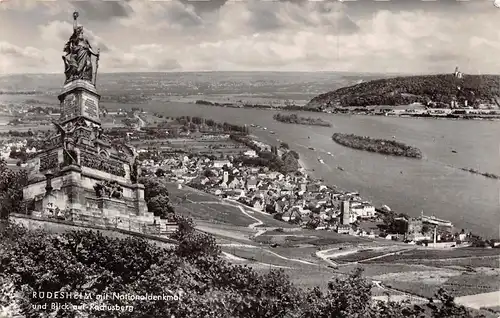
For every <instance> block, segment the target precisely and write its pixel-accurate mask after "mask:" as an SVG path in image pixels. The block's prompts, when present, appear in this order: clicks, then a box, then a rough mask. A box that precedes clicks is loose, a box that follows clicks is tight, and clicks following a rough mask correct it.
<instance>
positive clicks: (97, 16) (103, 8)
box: [70, 0, 131, 21]
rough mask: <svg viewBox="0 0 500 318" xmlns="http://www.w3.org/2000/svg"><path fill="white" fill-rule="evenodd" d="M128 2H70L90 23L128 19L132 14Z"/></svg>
mask: <svg viewBox="0 0 500 318" xmlns="http://www.w3.org/2000/svg"><path fill="white" fill-rule="evenodd" d="M127 2H128V0H123V1H103V0H85V1H70V3H71V5H73V6H74V7H75V9H76V10H77V11H79V13H81V15H83V16H85V19H86V20H90V21H109V20H111V19H115V18H123V17H128V16H129V15H130V13H131V9H130V6H129V5H128V4H127Z"/></svg>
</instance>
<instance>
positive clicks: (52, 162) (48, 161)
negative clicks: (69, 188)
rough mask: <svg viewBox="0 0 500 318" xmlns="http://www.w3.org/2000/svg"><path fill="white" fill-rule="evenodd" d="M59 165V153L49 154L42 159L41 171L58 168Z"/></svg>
mask: <svg viewBox="0 0 500 318" xmlns="http://www.w3.org/2000/svg"><path fill="white" fill-rule="evenodd" d="M58 163H59V155H58V153H57V152H52V153H49V154H47V155H45V156H42V157H40V171H46V170H49V169H54V168H57V166H58Z"/></svg>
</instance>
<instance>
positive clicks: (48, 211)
mask: <svg viewBox="0 0 500 318" xmlns="http://www.w3.org/2000/svg"><path fill="white" fill-rule="evenodd" d="M73 18H74V25H73V34H72V35H71V37H70V39H69V40H68V42H67V43H66V45H65V47H64V53H65V55H64V56H63V57H62V59H63V62H64V68H65V70H64V74H65V77H66V79H65V83H64V85H63V88H62V90H61V93H60V94H59V97H58V98H59V102H60V107H61V117H60V119H59V121H58V122H54V126H55V128H56V129H57V133H56V134H54V135H53V136H52V137H50V138H49V139H48V140H46V142H45V146H44V147H43V150H42V151H41V152H40V153H38V154H37V156H36V157H35V158H34V159H33V160H32V161H31V164H32V169H31V171H30V174H29V183H28V185H27V186H26V187H25V188H24V190H23V195H24V199H25V200H26V201H28V202H27V203H30V204H28V206H30V210H32V211H28V212H32V213H33V214H36V215H38V216H41V217H53V218H59V219H64V220H66V221H72V222H75V223H80V224H89V225H97V226H101V227H110V226H111V227H123V228H126V229H128V230H136V228H137V229H144V228H147V227H148V226H150V225H151V226H152V225H153V223H155V224H156V225H159V224H158V223H159V222H154V216H153V214H152V213H150V212H148V210H147V206H146V202H145V200H144V186H143V185H142V184H139V183H138V179H139V177H140V164H139V162H138V160H137V152H136V151H135V149H134V148H132V147H130V146H128V145H126V144H124V143H121V142H118V141H112V140H110V139H109V138H108V137H107V136H106V135H105V134H104V133H103V130H102V128H101V122H100V119H99V100H100V97H101V96H100V95H99V94H98V93H97V90H96V85H95V84H96V76H97V68H98V62H99V57H100V53H99V50H97V51H94V49H93V48H92V46H91V45H90V43H89V41H88V39H87V38H85V36H84V31H83V27H82V26H78V25H77V18H78V13H77V12H75V13H74V14H73ZM93 59H94V60H95V63H94V62H93V61H92V60H93ZM94 64H95V65H94ZM94 66H95V69H94ZM156 225H155V226H156Z"/></svg>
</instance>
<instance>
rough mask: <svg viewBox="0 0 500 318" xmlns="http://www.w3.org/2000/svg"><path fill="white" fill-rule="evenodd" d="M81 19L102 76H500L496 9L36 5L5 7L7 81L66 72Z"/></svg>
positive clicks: (2, 58) (130, 0)
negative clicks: (67, 49) (65, 58)
mask: <svg viewBox="0 0 500 318" xmlns="http://www.w3.org/2000/svg"><path fill="white" fill-rule="evenodd" d="M75 10H76V11H78V12H79V14H80V16H79V19H78V24H80V25H83V27H84V33H85V34H86V36H88V38H89V41H90V43H91V45H92V46H93V47H94V48H100V50H101V59H100V61H99V72H100V73H101V74H103V73H115V72H118V73H131V72H134V73H136V72H156V71H158V72H171V71H174V72H206V71H234V72H242V71H252V72H264V71H266V72H267V71H270V72H316V71H325V72H352V73H356V74H398V75H399V74H401V75H408V74H416V75H421V74H435V73H450V72H452V71H453V69H454V68H455V66H457V65H458V66H459V67H460V69H461V71H463V72H464V73H467V74H482V73H485V71H486V70H487V71H488V72H489V73H493V74H495V73H498V74H500V60H499V59H497V55H498V52H499V50H500V31H499V30H500V19H499V15H500V9H498V8H496V7H495V6H493V1H489V0H485V1H456V0H439V1H427V2H424V1H406V0H392V1H387V2H382V1H372V0H358V1H345V2H330V1H305V0H282V1H279V0H277V1H262V0H246V1H226V0H212V1H188V0H172V1H143V0H123V1H94V0H86V1H32V0H9V1H3V2H1V4H0V39H1V40H0V74H52V73H59V72H62V63H63V62H62V60H61V55H62V54H63V52H62V48H63V46H64V44H65V43H66V41H67V40H68V38H69V36H70V35H71V32H72V29H73V27H72V22H73V21H72V13H73V11H75Z"/></svg>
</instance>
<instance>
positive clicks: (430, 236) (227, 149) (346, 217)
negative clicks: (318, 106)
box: [2, 110, 497, 247]
mask: <svg viewBox="0 0 500 318" xmlns="http://www.w3.org/2000/svg"><path fill="white" fill-rule="evenodd" d="M120 114H121V112H120V111H119V112H111V113H110V114H109V115H108V116H109V117H111V118H113V119H110V118H109V117H108V120H113V122H114V121H115V120H116V119H120V118H122V117H120V116H122V115H120ZM158 116H159V117H158ZM115 117H116V118H115ZM161 117H163V116H161V115H159V114H148V113H146V112H138V111H137V110H136V111H134V112H132V113H130V114H128V115H127V114H126V113H125V117H123V118H122V119H125V120H126V121H127V123H128V124H129V128H126V127H123V128H111V129H110V131H109V133H110V134H111V135H116V136H118V135H122V134H125V135H127V136H128V137H127V138H129V139H130V141H131V142H132V143H133V144H135V145H136V146H137V147H138V149H139V150H138V151H139V154H140V158H142V159H143V161H142V165H143V166H144V168H145V170H146V171H149V172H150V173H154V174H156V175H157V176H161V177H164V178H166V179H168V180H169V181H170V182H172V183H175V184H178V185H179V186H189V187H191V188H196V189H198V190H201V191H204V192H206V193H210V194H213V195H215V196H217V197H220V198H223V199H228V200H233V201H236V202H239V203H241V204H244V205H245V206H248V207H250V208H251V209H254V210H257V211H260V212H262V213H267V214H269V215H271V216H272V217H273V218H274V219H276V220H280V221H282V222H283V223H287V224H293V225H295V226H299V227H303V228H307V229H315V230H324V231H335V232H337V233H341V234H348V235H351V236H361V237H369V238H385V239H389V240H399V241H401V242H406V243H409V244H420V245H429V243H431V244H432V245H433V246H435V247H437V246H439V247H459V246H461V247H464V246H469V245H471V244H472V242H475V243H474V244H476V245H477V244H478V243H477V241H478V239H479V237H478V236H477V235H473V234H472V233H468V232H466V231H464V230H461V231H456V230H454V229H453V224H451V222H449V221H446V220H439V219H438V218H435V217H426V216H425V215H422V216H416V217H409V216H407V215H405V214H404V213H397V212H394V211H391V209H390V208H389V207H387V206H383V207H379V208H376V207H374V206H373V205H372V204H371V203H370V202H368V201H366V200H364V199H363V198H362V196H360V195H359V193H356V192H349V191H343V190H340V189H338V188H337V187H336V186H334V185H328V184H325V183H324V182H323V181H321V180H315V179H313V178H312V177H311V176H310V175H308V171H307V170H306V169H305V168H304V167H300V166H298V165H295V166H293V167H292V170H291V173H283V172H280V171H277V170H276V169H272V168H273V167H272V166H271V167H269V166H266V161H259V159H260V158H259V156H260V155H262V153H264V154H271V156H272V155H274V156H277V157H278V158H280V157H283V155H284V154H285V153H291V152H292V151H291V150H290V149H288V145H286V144H284V143H281V144H279V145H277V146H272V145H268V144H265V143H263V142H260V141H258V140H257V139H256V137H254V136H249V137H245V138H246V139H245V142H244V143H241V142H238V141H239V139H238V138H235V137H234V136H236V135H235V134H241V133H244V134H246V133H247V132H248V129H249V127H248V126H247V127H246V128H245V127H239V126H236V125H231V124H228V123H224V124H221V123H216V122H214V121H211V120H209V119H203V118H197V117H180V118H175V119H174V118H171V119H166V118H161ZM137 118H144V119H145V120H146V121H149V122H151V121H153V118H156V119H155V120H157V121H160V123H157V124H156V125H150V126H148V127H142V125H139V124H138V120H137ZM141 120H142V119H141ZM161 120H165V121H163V123H161ZM142 121H143V123H146V121H144V120H142ZM134 122H135V123H137V124H134ZM253 126H256V125H252V127H253ZM210 127H212V128H210ZM141 128H142V130H141ZM18 134H19V133H18ZM25 135H26V136H24V137H17V138H12V136H10V138H6V139H5V138H4V141H3V142H4V145H3V148H2V156H3V157H4V158H6V159H9V160H11V161H12V162H13V163H16V162H17V165H18V166H21V167H22V166H25V165H26V164H25V163H24V164H21V162H25V161H26V159H27V158H28V157H29V156H30V154H33V153H35V152H36V139H37V136H38V135H39V133H37V134H34V133H33V132H31V133H25ZM42 135H43V134H42ZM42 135H40V138H41V136H42ZM6 137H7V136H6ZM26 137H28V138H26ZM245 143H246V144H245ZM216 153H220V155H216ZM214 154H215V155H214ZM300 162H301V160H297V163H300ZM259 165H260V166H259ZM295 169H296V170H295ZM293 171H295V172H293ZM480 245H481V244H480ZM483 245H484V244H483ZM489 245H492V246H497V243H495V242H491V244H489Z"/></svg>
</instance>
